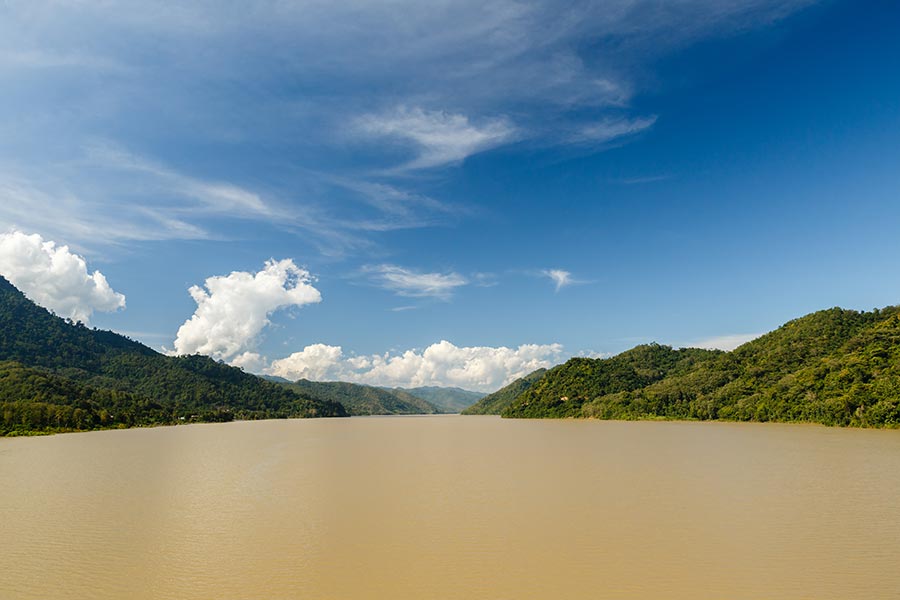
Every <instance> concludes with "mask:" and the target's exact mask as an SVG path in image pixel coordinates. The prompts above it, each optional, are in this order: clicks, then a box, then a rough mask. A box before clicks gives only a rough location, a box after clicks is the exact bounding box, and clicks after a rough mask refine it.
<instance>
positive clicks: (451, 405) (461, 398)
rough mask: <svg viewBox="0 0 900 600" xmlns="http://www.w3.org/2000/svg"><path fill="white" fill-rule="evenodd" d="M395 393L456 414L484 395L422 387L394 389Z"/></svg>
mask: <svg viewBox="0 0 900 600" xmlns="http://www.w3.org/2000/svg"><path fill="white" fill-rule="evenodd" d="M394 390H395V391H399V392H405V393H408V394H412V395H413V396H416V397H417V398H421V399H422V400H425V401H427V402H429V403H431V404H433V405H434V406H436V407H438V408H439V409H441V411H442V412H447V413H458V412H462V411H463V410H464V409H466V408H468V407H470V406H472V404H474V403H475V402H478V401H479V400H480V399H481V398H483V397H484V395H485V394H483V393H482V392H473V391H470V390H464V389H462V388H458V387H440V386H434V385H430V386H423V387H414V388H402V387H400V388H394Z"/></svg>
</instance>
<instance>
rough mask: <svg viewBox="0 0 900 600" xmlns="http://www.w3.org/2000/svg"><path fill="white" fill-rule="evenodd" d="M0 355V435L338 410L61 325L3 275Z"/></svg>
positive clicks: (203, 363) (188, 359)
mask: <svg viewBox="0 0 900 600" xmlns="http://www.w3.org/2000/svg"><path fill="white" fill-rule="evenodd" d="M0 361H4V363H5V367H4V368H5V369H6V371H5V372H6V374H7V376H6V378H4V379H2V380H0V398H2V399H3V402H4V405H5V408H3V410H0V433H9V432H13V431H15V432H28V431H34V432H41V431H54V430H62V429H93V428H96V427H101V426H112V425H123V426H130V425H146V424H161V423H176V422H181V421H187V420H230V419H233V418H239V419H259V418H275V417H314V416H343V415H345V414H346V411H345V410H344V408H343V407H342V406H341V405H339V404H335V403H332V402H323V401H320V400H317V399H314V398H312V397H309V396H306V395H302V394H300V393H298V392H297V391H294V390H289V389H286V388H284V387H282V386H279V385H277V384H275V383H271V382H268V381H264V380H262V379H260V378H258V377H256V376H254V375H249V374H247V373H244V372H243V371H241V370H240V369H237V368H234V367H230V366H227V365H224V364H221V363H217V362H216V361H214V360H212V359H210V358H208V357H203V356H180V357H169V356H164V355H162V354H159V353H158V352H155V351H154V350H152V349H150V348H148V347H146V346H144V345H142V344H140V343H138V342H135V341H132V340H130V339H128V338H126V337H124V336H121V335H118V334H116V333H113V332H110V331H99V330H96V329H88V328H87V327H85V326H84V325H82V324H73V323H71V322H67V321H65V320H64V319H61V318H59V317H57V316H55V315H53V314H51V313H50V312H49V311H47V310H45V309H43V308H41V307H39V306H37V305H35V304H34V303H33V302H31V301H30V300H28V299H27V298H26V297H25V296H24V295H23V294H22V293H21V292H20V291H19V290H17V289H16V288H15V287H14V286H13V285H12V284H10V283H9V282H8V281H6V279H4V278H2V277H0ZM4 386H5V387H4ZM51 390H55V391H52V393H51ZM51 399H52V401H50V400H51ZM29 402H32V403H34V402H37V403H45V404H50V405H54V406H76V405H77V407H78V408H80V409H81V410H82V411H84V414H86V415H87V416H85V417H84V418H83V419H82V420H81V421H79V423H78V424H77V426H71V425H59V426H57V425H55V424H54V423H48V422H46V419H43V418H40V419H39V418H37V413H36V411H35V415H34V416H35V419H31V418H30V417H23V416H22V414H23V413H21V410H20V409H21V408H22V406H21V404H22V403H29ZM12 404H15V405H16V407H14V408H15V411H14V410H13V407H12V406H11V405H12ZM103 411H106V414H107V415H113V421H112V422H110V421H108V420H104V419H103V418H102V415H103ZM14 413H15V415H14ZM16 415H18V416H16ZM79 415H82V413H79Z"/></svg>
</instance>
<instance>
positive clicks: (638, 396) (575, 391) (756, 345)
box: [502, 307, 900, 427]
mask: <svg viewBox="0 0 900 600" xmlns="http://www.w3.org/2000/svg"><path fill="white" fill-rule="evenodd" d="M648 349H649V350H648ZM635 351H638V354H635ZM685 352H687V354H682V356H683V357H685V359H678V360H675V362H672V359H673V358H674V357H675V356H677V355H678V354H677V353H685ZM666 356H669V357H670V358H665V357H666ZM688 356H690V358H689V359H687V358H686V357H688ZM658 359H662V363H660V362H659V360H658ZM628 365H630V369H631V370H633V371H634V372H633V373H632V372H630V370H629V367H628ZM667 365H668V366H667ZM660 366H663V367H666V368H664V369H663V370H660ZM502 414H503V416H507V417H594V418H603V419H645V418H669V419H727V420H740V421H797V422H814V423H822V424H826V425H850V426H862V427H874V426H898V425H900V308H898V307H888V308H885V309H882V310H875V311H871V312H859V311H853V310H844V309H840V308H833V309H829V310H824V311H819V312H816V313H812V314H810V315H807V316H805V317H801V318H799V319H795V320H793V321H790V322H789V323H786V324H785V325H783V326H782V327H780V328H778V329H776V330H775V331H773V332H771V333H768V334H766V335H764V336H762V337H760V338H757V339H756V340H753V341H751V342H748V343H747V344H744V345H743V346H741V347H739V348H737V349H736V350H734V351H732V352H717V353H710V352H708V351H696V350H690V349H688V350H673V349H671V348H668V347H666V346H655V345H654V346H650V347H640V346H639V347H638V348H635V349H633V350H629V351H628V352H625V353H623V354H620V355H618V356H616V357H613V358H609V359H598V360H591V359H572V360H570V361H569V362H567V363H565V364H564V365H560V366H558V367H555V368H554V369H551V370H550V371H548V372H547V373H546V374H545V375H544V377H542V378H541V379H540V380H539V381H538V382H536V383H535V384H534V385H532V386H531V387H530V388H529V389H528V390H526V391H525V392H524V393H522V394H521V395H519V396H518V397H517V398H516V400H515V401H514V402H513V403H512V404H511V405H510V406H509V407H507V409H506V410H504V411H503V413H502Z"/></svg>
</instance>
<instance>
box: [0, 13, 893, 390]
mask: <svg viewBox="0 0 900 600" xmlns="http://www.w3.org/2000/svg"><path fill="white" fill-rule="evenodd" d="M488 4H489V5H488V6H485V5H484V3H477V2H465V1H458V2H446V3H442V2H437V3H418V2H405V1H402V0H400V1H396V2H391V3H377V2H345V3H332V2H262V1H256V2H244V3H221V2H195V3H191V5H190V6H188V7H182V8H177V9H173V8H172V7H166V6H164V5H163V4H160V3H154V2H140V3H137V2H136V3H123V2H103V3H100V2H93V3H92V2H87V3H69V2H53V3H50V2H48V3H40V4H38V3H30V2H21V3H20V2H5V3H2V4H0V82H2V89H3V94H0V115H2V116H3V118H2V119H0V231H3V232H5V233H4V234H3V235H4V237H3V239H2V240H0V272H3V274H4V275H6V276H7V277H9V278H10V279H11V280H13V282H14V283H16V284H17V285H19V287H21V288H22V289H23V290H24V291H25V292H26V293H28V294H29V295H30V296H31V297H32V298H34V299H35V300H37V301H38V302H40V303H42V304H44V305H45V306H48V307H49V308H52V309H53V310H56V311H57V312H58V313H59V314H62V315H64V316H69V317H73V318H81V319H83V320H89V321H90V323H91V324H92V325H96V326H98V327H103V328H111V329H114V330H116V331H121V332H126V333H128V334H129V335H131V336H132V337H135V338H137V339H140V340H142V341H144V342H146V343H147V344H149V345H151V346H153V347H155V348H165V349H167V350H168V351H172V352H202V353H206V354H210V355H212V356H215V357H216V358H220V359H223V360H226V361H229V362H232V363H234V364H238V365H241V366H243V367H244V368H246V369H248V370H252V371H256V372H269V373H273V374H279V375H282V376H285V377H289V378H297V377H300V376H305V377H309V378H314V379H349V380H354V381H362V382H368V383H383V384H390V385H419V384H448V385H449V384H453V385H460V386H462V387H469V388H472V389H482V390H490V389H493V388H496V387H498V386H499V385H500V384H502V383H505V382H506V381H509V380H510V379H511V378H513V377H515V376H519V375H521V374H524V373H525V372H527V371H529V370H531V369H533V368H536V367H538V366H545V365H549V364H554V363H556V362H560V361H562V360H564V359H565V358H567V357H569V356H572V355H577V354H587V355H604V354H608V353H616V352H620V351H622V350H625V349H627V348H629V347H631V346H633V345H635V344H637V343H642V342H649V341H658V342H660V343H667V344H672V345H676V346H682V345H692V344H699V345H707V346H719V347H725V348H729V347H733V346H734V345H735V344H736V343H739V342H740V341H741V340H745V339H748V338H749V337H752V336H753V335H754V334H758V333H761V332H764V331H767V330H770V329H773V328H775V327H777V326H778V325H780V324H782V323H783V322H785V321H787V320H789V319H791V318H794V317H797V316H800V315H803V314H805V313H808V312H811V311H814V310H818V309H822V308H827V307H831V306H835V305H840V306H844V307H848V308H857V309H870V308H873V307H879V306H885V305H889V304H896V303H898V302H900V277H898V270H900V267H898V266H897V256H900V236H898V235H897V231H898V224H900V196H898V190H900V170H898V168H897V167H898V165H900V78H898V77H897V76H896V74H897V73H900V42H898V41H897V40H898V39H900V37H898V33H900V32H898V26H897V23H900V7H898V6H897V5H896V4H895V3H890V2H849V1H838V0H822V1H819V2H816V1H813V0H797V1H780V2H776V1H768V0H744V1H738V0H715V1H713V0H684V1H682V2H678V3H661V2H652V1H642V0H610V1H608V2H599V3H582V2H572V3H565V6H562V5H561V3H555V2H527V3H526V2H521V3H520V2H494V3H488ZM29 236H30V237H29ZM35 236H40V237H35ZM64 246H66V248H63V247H64ZM267 261H268V262H267ZM285 261H290V262H285ZM97 273H102V281H101V280H100V279H101V278H100V277H98V275H97ZM209 278H213V279H209ZM195 286H196V287H195ZM192 288H193V292H189V290H190V289H192ZM442 341H446V343H444V344H441V343H440V342H442Z"/></svg>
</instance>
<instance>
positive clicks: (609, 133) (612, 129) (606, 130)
mask: <svg viewBox="0 0 900 600" xmlns="http://www.w3.org/2000/svg"><path fill="white" fill-rule="evenodd" d="M654 123H656V116H652V117H641V118H636V119H624V118H618V119H617V118H605V119H601V120H600V121H595V122H593V123H588V124H586V125H582V126H581V127H580V128H579V129H578V131H576V132H575V133H574V134H573V135H572V136H571V137H570V138H569V141H571V142H574V143H590V144H604V143H606V142H611V141H613V140H616V139H619V138H623V137H626V136H629V135H634V134H636V133H640V132H642V131H645V130H647V129H649V128H651V127H652V126H653V124H654Z"/></svg>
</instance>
